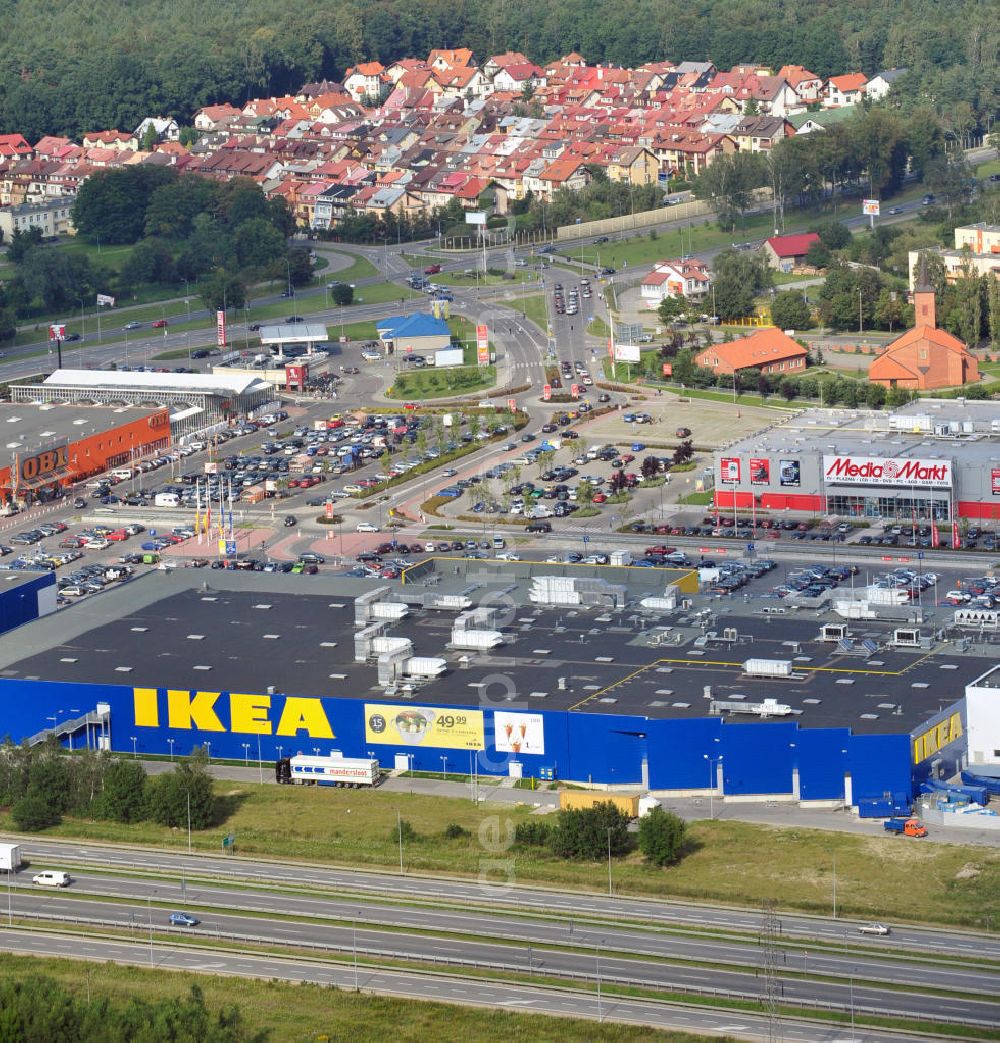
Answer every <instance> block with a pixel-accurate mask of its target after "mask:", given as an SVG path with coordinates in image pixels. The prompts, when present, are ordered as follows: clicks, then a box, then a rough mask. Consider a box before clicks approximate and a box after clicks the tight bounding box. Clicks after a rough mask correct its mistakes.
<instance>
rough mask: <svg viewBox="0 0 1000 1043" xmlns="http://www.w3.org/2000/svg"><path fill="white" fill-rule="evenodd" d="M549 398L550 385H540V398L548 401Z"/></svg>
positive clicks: (550, 392)
mask: <svg viewBox="0 0 1000 1043" xmlns="http://www.w3.org/2000/svg"><path fill="white" fill-rule="evenodd" d="M551 398H552V385H551V384H544V385H542V399H543V400H544V401H545V402H548V401H549V400H550V399H551Z"/></svg>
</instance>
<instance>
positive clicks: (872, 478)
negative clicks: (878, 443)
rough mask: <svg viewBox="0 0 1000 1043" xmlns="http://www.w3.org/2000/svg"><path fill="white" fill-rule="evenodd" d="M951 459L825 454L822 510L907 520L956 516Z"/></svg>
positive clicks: (850, 515) (866, 516) (864, 516)
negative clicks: (824, 503)
mask: <svg viewBox="0 0 1000 1043" xmlns="http://www.w3.org/2000/svg"><path fill="white" fill-rule="evenodd" d="M953 473H954V462H953V461H952V460H943V459H941V458H937V459H932V460H922V459H916V458H911V457H873V456H853V455H840V456H833V455H824V456H823V467H822V476H823V492H824V496H825V500H826V512H827V513H828V514H836V515H840V516H842V517H847V518H880V519H886V520H889V519H891V520H898V521H901V522H902V521H905V522H910V521H913V520H914V519H916V520H918V521H950V520H951V519H952V517H953V516H954V506H953V505H954V490H953V485H952V479H953Z"/></svg>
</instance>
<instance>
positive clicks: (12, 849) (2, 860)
mask: <svg viewBox="0 0 1000 1043" xmlns="http://www.w3.org/2000/svg"><path fill="white" fill-rule="evenodd" d="M21 865H22V859H21V845H20V844H0V872H4V871H5V870H9V871H10V872H14V870H16V869H20V868H21Z"/></svg>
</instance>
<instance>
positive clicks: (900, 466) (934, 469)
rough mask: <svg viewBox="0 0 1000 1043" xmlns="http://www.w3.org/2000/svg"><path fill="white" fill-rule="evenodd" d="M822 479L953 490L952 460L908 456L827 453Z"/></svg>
mask: <svg viewBox="0 0 1000 1043" xmlns="http://www.w3.org/2000/svg"><path fill="white" fill-rule="evenodd" d="M823 479H824V481H825V482H827V483H828V484H830V485H909V486H916V487H918V488H922V489H950V488H951V485H952V479H951V461H950V460H919V459H916V458H914V459H911V458H909V457H900V456H894V457H874V456H824V457H823Z"/></svg>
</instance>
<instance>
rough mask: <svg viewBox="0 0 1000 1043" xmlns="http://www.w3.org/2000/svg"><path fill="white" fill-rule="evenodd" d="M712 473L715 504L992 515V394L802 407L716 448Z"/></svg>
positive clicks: (995, 488) (885, 514)
mask: <svg viewBox="0 0 1000 1043" xmlns="http://www.w3.org/2000/svg"><path fill="white" fill-rule="evenodd" d="M714 479H715V498H714V503H715V506H716V507H717V508H718V509H719V510H723V511H726V510H732V511H735V512H739V511H746V512H748V513H752V512H753V511H755V510H762V511H797V512H802V513H809V514H827V515H837V516H840V517H844V518H870V519H880V520H886V521H888V520H893V521H895V520H899V521H904V522H910V521H912V520H914V519H917V520H920V521H929V520H934V521H938V522H950V521H953V520H955V521H957V520H959V519H962V518H967V519H975V520H977V521H983V522H986V523H989V522H990V521H991V520H993V519H995V520H997V521H998V522H1000V404H998V403H992V402H963V401H961V400H959V399H954V400H941V401H937V400H930V399H922V400H918V401H917V402H913V403H910V404H909V405H908V406H906V407H904V408H902V409H899V410H897V411H895V412H893V413H888V414H887V413H881V412H865V411H853V410H808V411H806V412H803V413H799V414H796V415H795V416H793V417H791V418H790V419H789V420H788V421H786V422H784V423H782V424H778V425H775V426H774V427H771V428H767V429H765V430H763V431H760V432H758V433H756V434H753V435H750V436H748V437H746V438H743V439H741V440H739V441H738V442H734V443H732V444H730V445H728V446H726V447H725V448H723V449H720V450H718V451H717V452H716V454H715V460H714ZM945 538H946V536H945V534H942V539H945Z"/></svg>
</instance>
